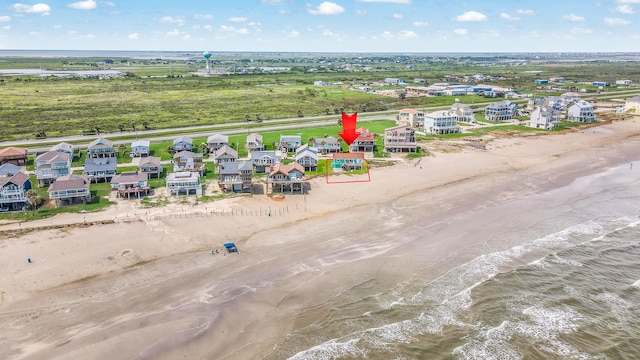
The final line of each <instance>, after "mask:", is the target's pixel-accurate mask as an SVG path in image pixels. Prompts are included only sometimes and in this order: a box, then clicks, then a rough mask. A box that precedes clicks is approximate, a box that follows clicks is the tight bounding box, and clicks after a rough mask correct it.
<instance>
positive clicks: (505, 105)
mask: <svg viewBox="0 0 640 360" xmlns="http://www.w3.org/2000/svg"><path fill="white" fill-rule="evenodd" d="M516 110H518V105H517V104H516V103H514V102H512V101H510V100H503V101H498V102H492V103H491V104H489V105H487V107H485V108H484V117H485V118H486V119H487V120H490V121H508V120H511V119H513V117H514V116H515V114H516Z"/></svg>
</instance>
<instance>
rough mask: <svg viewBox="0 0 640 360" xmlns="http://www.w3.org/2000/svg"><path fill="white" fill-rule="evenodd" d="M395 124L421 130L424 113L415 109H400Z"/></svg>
mask: <svg viewBox="0 0 640 360" xmlns="http://www.w3.org/2000/svg"><path fill="white" fill-rule="evenodd" d="M397 124H398V125H402V124H409V126H411V127H412V128H422V127H423V126H424V111H422V110H417V109H402V110H400V112H399V113H398V121H397Z"/></svg>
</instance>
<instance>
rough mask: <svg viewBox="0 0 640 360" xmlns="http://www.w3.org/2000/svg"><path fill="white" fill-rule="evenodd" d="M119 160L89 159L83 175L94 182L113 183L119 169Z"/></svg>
mask: <svg viewBox="0 0 640 360" xmlns="http://www.w3.org/2000/svg"><path fill="white" fill-rule="evenodd" d="M117 160H118V159H117V158H115V157H102V158H87V159H86V160H85V161H84V170H83V171H82V174H83V175H86V176H87V178H88V179H89V180H91V181H93V182H98V181H111V178H112V177H113V176H114V175H115V174H116V170H117V168H118V161H117Z"/></svg>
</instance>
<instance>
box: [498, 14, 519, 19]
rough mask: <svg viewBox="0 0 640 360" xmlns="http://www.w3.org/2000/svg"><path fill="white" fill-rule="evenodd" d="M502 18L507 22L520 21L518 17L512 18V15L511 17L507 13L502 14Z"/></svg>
mask: <svg viewBox="0 0 640 360" xmlns="http://www.w3.org/2000/svg"><path fill="white" fill-rule="evenodd" d="M500 17H501V18H503V19H506V20H513V21H517V20H520V18H519V17H517V16H511V15H509V14H507V13H500Z"/></svg>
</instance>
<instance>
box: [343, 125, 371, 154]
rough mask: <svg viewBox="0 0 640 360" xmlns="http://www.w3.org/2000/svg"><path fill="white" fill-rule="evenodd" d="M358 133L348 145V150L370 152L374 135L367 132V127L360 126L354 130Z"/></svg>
mask: <svg viewBox="0 0 640 360" xmlns="http://www.w3.org/2000/svg"><path fill="white" fill-rule="evenodd" d="M356 131H357V132H359V133H360V135H358V137H357V138H356V139H355V140H354V141H353V142H352V143H351V145H350V146H349V151H350V152H365V153H372V152H373V150H374V147H375V141H376V139H375V136H374V135H373V133H370V132H369V129H365V128H360V129H358V130H356Z"/></svg>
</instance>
